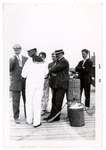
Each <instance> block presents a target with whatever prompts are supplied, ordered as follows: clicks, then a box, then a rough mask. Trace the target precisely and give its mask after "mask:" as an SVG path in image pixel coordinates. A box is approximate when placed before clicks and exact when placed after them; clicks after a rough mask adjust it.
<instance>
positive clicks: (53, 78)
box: [48, 62, 56, 88]
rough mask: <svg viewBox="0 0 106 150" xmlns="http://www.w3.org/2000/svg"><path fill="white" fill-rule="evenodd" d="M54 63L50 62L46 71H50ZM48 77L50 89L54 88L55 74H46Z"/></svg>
mask: <svg viewBox="0 0 106 150" xmlns="http://www.w3.org/2000/svg"><path fill="white" fill-rule="evenodd" d="M55 63H56V62H51V63H49V65H48V69H49V70H50V69H51V68H52V67H53V66H54V65H55ZM48 77H49V86H50V87H51V88H54V87H55V84H54V83H55V80H56V73H49V74H48Z"/></svg>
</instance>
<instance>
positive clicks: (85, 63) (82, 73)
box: [75, 49, 92, 108]
mask: <svg viewBox="0 0 106 150" xmlns="http://www.w3.org/2000/svg"><path fill="white" fill-rule="evenodd" d="M88 54H89V51H88V50H87V49H83V50H82V57H83V60H81V61H80V62H79V64H78V65H77V66H76V68H75V70H76V72H78V75H79V78H80V94H81V95H82V91H83V89H84V92H85V106H86V107H87V108H88V107H90V84H91V69H92V61H91V60H90V59H89V58H88Z"/></svg>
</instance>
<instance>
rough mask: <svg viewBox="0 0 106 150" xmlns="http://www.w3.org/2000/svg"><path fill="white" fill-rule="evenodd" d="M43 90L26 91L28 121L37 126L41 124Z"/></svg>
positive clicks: (38, 88)
mask: <svg viewBox="0 0 106 150" xmlns="http://www.w3.org/2000/svg"><path fill="white" fill-rule="evenodd" d="M42 93H43V90H42V88H41V87H36V88H32V89H30V91H28V89H26V121H27V123H28V124H33V125H34V126H37V125H39V124H40V122H41V99H42Z"/></svg>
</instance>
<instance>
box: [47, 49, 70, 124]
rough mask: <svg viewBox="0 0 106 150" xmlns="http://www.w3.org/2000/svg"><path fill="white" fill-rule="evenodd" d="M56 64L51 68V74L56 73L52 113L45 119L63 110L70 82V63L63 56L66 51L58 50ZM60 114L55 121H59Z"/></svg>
mask: <svg viewBox="0 0 106 150" xmlns="http://www.w3.org/2000/svg"><path fill="white" fill-rule="evenodd" d="M55 55H56V59H57V60H56V64H55V65H53V66H52V67H51V68H50V69H49V74H50V75H52V74H55V78H54V80H53V82H52V85H51V87H52V108H51V112H50V115H49V116H48V117H47V118H45V120H47V121H50V120H51V119H52V118H53V117H54V116H56V114H58V112H60V111H61V108H62V104H63V99H64V95H65V93H66V92H67V89H68V82H69V63H68V61H67V60H66V59H65V58H64V57H63V55H64V51H63V50H62V49H61V50H56V51H55ZM60 115H61V114H59V115H58V116H56V117H55V118H54V120H52V122H53V121H59V120H60Z"/></svg>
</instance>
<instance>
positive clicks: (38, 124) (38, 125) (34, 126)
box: [33, 123, 41, 128]
mask: <svg viewBox="0 0 106 150" xmlns="http://www.w3.org/2000/svg"><path fill="white" fill-rule="evenodd" d="M39 126H41V123H40V124H38V125H37V126H33V127H34V128H37V127H39Z"/></svg>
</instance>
